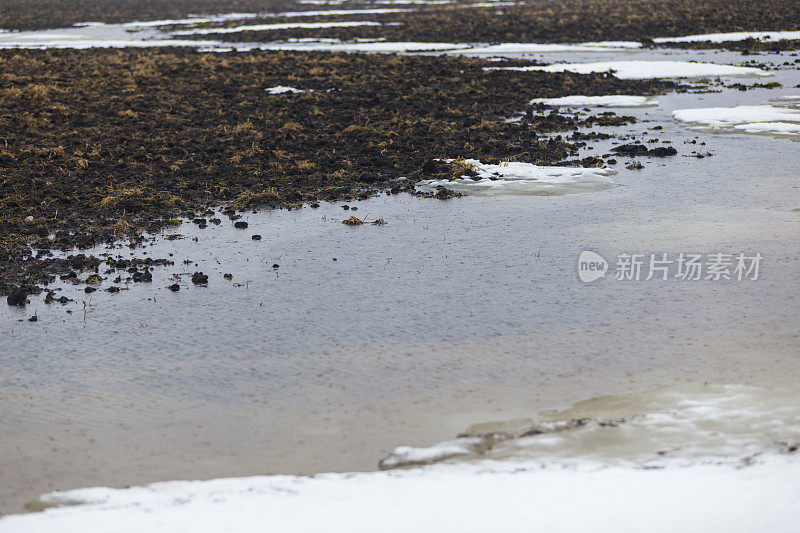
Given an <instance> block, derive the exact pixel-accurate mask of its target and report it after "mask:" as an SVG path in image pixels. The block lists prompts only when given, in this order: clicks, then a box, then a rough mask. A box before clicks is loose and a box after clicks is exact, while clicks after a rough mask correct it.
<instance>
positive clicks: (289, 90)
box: [264, 85, 305, 94]
mask: <svg viewBox="0 0 800 533" xmlns="http://www.w3.org/2000/svg"><path fill="white" fill-rule="evenodd" d="M264 90H265V91H266V92H268V93H269V94H283V93H302V92H305V91H303V90H302V89H295V88H294V87H284V86H283V85H276V86H275V87H270V88H269V89H264Z"/></svg>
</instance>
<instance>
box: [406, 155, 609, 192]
mask: <svg viewBox="0 0 800 533" xmlns="http://www.w3.org/2000/svg"><path fill="white" fill-rule="evenodd" d="M464 163H466V164H468V165H470V166H471V167H472V169H473V170H474V171H475V173H476V174H477V177H476V178H473V177H471V176H463V177H461V178H459V179H454V180H425V181H422V182H420V185H423V186H425V187H430V188H435V187H438V186H443V187H447V188H448V189H452V190H454V191H456V192H460V193H466V194H476V195H492V196H493V195H496V194H527V195H561V194H568V193H575V192H584V191H591V190H597V189H602V188H606V187H609V186H611V185H612V184H613V181H612V180H611V178H610V176H612V175H614V174H616V173H617V172H616V171H615V170H613V169H610V168H576V167H551V166H539V165H534V164H532V163H520V162H509V163H500V164H499V165H491V164H486V163H481V162H480V161H478V160H477V159H466V160H464Z"/></svg>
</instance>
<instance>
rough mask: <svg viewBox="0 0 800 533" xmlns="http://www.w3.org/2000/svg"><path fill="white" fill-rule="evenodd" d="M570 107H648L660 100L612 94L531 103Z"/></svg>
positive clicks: (542, 99)
mask: <svg viewBox="0 0 800 533" xmlns="http://www.w3.org/2000/svg"><path fill="white" fill-rule="evenodd" d="M529 104H530V105H533V104H545V105H553V106H568V107H648V106H656V105H658V100H655V99H652V98H647V97H645V96H630V95H624V94H610V95H606V96H562V97H561V98H535V99H533V100H531V101H530V102H529Z"/></svg>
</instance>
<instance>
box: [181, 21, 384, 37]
mask: <svg viewBox="0 0 800 533" xmlns="http://www.w3.org/2000/svg"><path fill="white" fill-rule="evenodd" d="M354 26H382V24H381V23H380V22H370V21H362V20H359V21H342V22H286V23H283V24H253V25H250V26H236V27H233V28H195V29H191V30H180V31H173V32H170V35H209V34H212V33H239V32H243V31H271V30H289V29H295V28H298V29H313V28H349V27H354Z"/></svg>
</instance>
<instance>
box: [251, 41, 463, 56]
mask: <svg viewBox="0 0 800 533" xmlns="http://www.w3.org/2000/svg"><path fill="white" fill-rule="evenodd" d="M459 46H460V47H462V48H466V47H468V46H469V45H466V44H464V45H458V44H453V43H417V42H387V41H376V42H353V43H348V42H324V41H299V40H298V41H288V42H274V43H264V44H258V45H255V46H254V47H246V46H245V47H240V46H237V47H236V49H237V50H242V49H252V48H255V49H258V50H297V51H304V50H308V51H315V52H369V53H402V52H434V51H441V50H452V49H455V48H458V47H459Z"/></svg>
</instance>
